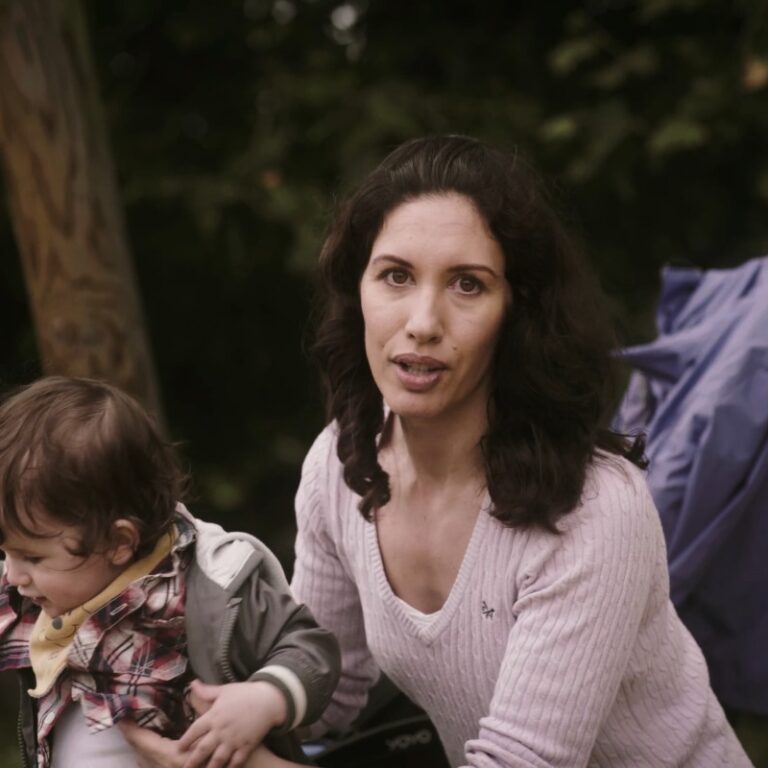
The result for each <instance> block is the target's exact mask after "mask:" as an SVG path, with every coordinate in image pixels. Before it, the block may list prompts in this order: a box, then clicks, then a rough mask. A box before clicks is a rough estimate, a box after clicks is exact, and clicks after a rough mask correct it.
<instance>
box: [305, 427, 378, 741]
mask: <svg viewBox="0 0 768 768" xmlns="http://www.w3.org/2000/svg"><path fill="white" fill-rule="evenodd" d="M340 483H343V480H342V479H341V473H340V470H339V467H338V459H337V457H336V455H335V430H334V429H333V426H329V427H327V428H326V429H325V430H324V432H322V433H321V435H320V436H319V437H318V439H317V440H316V441H315V444H314V445H313V446H312V448H311V450H310V452H309V453H308V454H307V458H306V460H305V461H304V466H303V468H302V477H301V483H300V485H299V490H298V492H297V494H296V518H297V525H298V535H297V538H296V565H295V569H294V575H293V582H292V584H291V587H292V589H293V591H294V594H295V595H296V599H297V600H299V601H301V602H304V603H306V604H307V605H308V606H309V608H310V610H311V611H312V613H313V614H314V616H315V618H316V619H317V621H318V623H319V624H320V625H321V626H323V627H326V628H327V629H329V630H331V631H332V632H333V633H334V634H335V635H336V638H337V639H338V641H339V645H340V647H341V654H342V660H341V664H342V671H341V679H340V680H339V683H338V685H337V687H336V690H335V691H334V694H333V696H332V698H331V703H330V704H329V706H328V708H327V709H326V711H325V713H324V715H323V717H322V718H321V720H320V722H319V723H318V724H317V725H316V726H315V727H313V728H312V729H311V734H312V735H313V736H314V735H319V734H321V733H323V732H325V731H328V730H343V729H344V728H346V727H347V726H348V725H349V724H350V723H351V722H352V720H353V719H354V718H355V716H356V715H357V713H358V712H359V711H360V710H361V709H362V708H363V706H364V705H365V702H366V699H367V695H368V689H369V688H370V687H371V686H372V685H373V683H374V682H375V681H376V680H377V678H378V677H379V670H378V668H377V666H376V664H375V662H374V661H373V658H372V657H371V654H370V652H369V650H368V646H367V643H366V638H365V627H364V624H363V614H362V609H361V606H360V597H359V595H358V591H357V586H356V585H355V583H354V581H353V580H352V578H351V577H350V575H349V574H348V572H347V569H346V568H345V567H344V564H343V562H342V558H341V557H340V555H339V547H340V542H338V541H336V538H337V537H338V536H339V535H340V534H339V533H338V528H336V531H337V532H336V533H334V526H333V525H332V524H331V517H332V516H333V513H334V510H333V509H332V506H333V504H334V501H335V499H336V496H337V492H343V491H344V489H343V488H342V489H341V491H339V488H340V486H339V484H340Z"/></svg>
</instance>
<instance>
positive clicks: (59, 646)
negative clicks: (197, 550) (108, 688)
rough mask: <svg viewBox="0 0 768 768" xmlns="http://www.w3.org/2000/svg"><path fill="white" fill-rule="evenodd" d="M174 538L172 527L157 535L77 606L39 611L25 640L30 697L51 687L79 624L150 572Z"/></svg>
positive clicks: (65, 662) (169, 548)
mask: <svg viewBox="0 0 768 768" xmlns="http://www.w3.org/2000/svg"><path fill="white" fill-rule="evenodd" d="M174 538H175V529H173V528H172V529H171V530H170V531H169V532H168V533H165V534H163V535H162V536H161V537H160V539H159V541H158V542H157V544H156V545H155V548H154V549H153V550H152V552H150V553H149V554H148V555H147V556H146V557H143V558H142V559H141V560H137V561H136V562H135V563H132V564H131V565H129V566H128V567H127V568H126V569H125V570H124V571H122V573H120V574H119V575H118V577H117V578H116V579H115V580H114V581H113V582H111V583H110V584H108V585H107V586H106V587H105V588H104V589H103V590H102V591H101V592H99V594H98V595H95V596H94V597H92V598H91V599H90V600H88V601H87V602H85V603H83V604H82V605H80V606H78V607H77V608H73V609H72V610H71V611H67V612H66V613H64V614H62V615H61V616H55V617H54V618H51V617H50V616H48V614H47V613H45V611H40V615H39V616H38V617H37V621H36V622H35V626H34V628H33V629H32V638H31V639H30V641H29V657H30V660H31V663H32V670H33V671H34V673H35V683H36V685H35V688H34V689H31V690H29V695H30V696H32V697H34V698H36V699H39V698H40V697H41V696H45V694H46V693H48V691H50V690H51V687H52V686H53V684H54V683H55V682H56V678H57V677H58V676H59V674H61V671H62V670H63V669H64V667H65V666H66V664H67V656H68V654H69V648H70V646H71V645H72V642H73V641H74V639H75V635H76V634H77V630H78V628H79V627H80V625H81V624H82V623H83V622H84V621H86V619H87V618H88V617H89V616H91V615H92V614H94V613H96V611H98V610H99V608H101V607H103V606H104V605H106V604H107V603H108V602H109V601H110V600H111V599H112V598H113V597H116V596H117V595H119V594H120V593H121V592H122V591H123V590H124V589H125V588H126V587H127V586H128V585H129V584H130V583H131V582H132V581H136V579H140V578H141V577H142V576H146V575H147V574H148V573H151V572H152V570H153V569H154V568H155V567H156V566H157V565H159V564H160V563H161V562H162V560H163V558H165V557H166V555H167V554H168V553H169V552H170V551H171V546H172V545H173V540H174Z"/></svg>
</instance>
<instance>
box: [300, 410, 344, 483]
mask: <svg viewBox="0 0 768 768" xmlns="http://www.w3.org/2000/svg"><path fill="white" fill-rule="evenodd" d="M338 436H339V429H338V426H337V424H336V422H335V421H332V422H330V424H326V426H325V427H324V428H323V429H322V430H321V432H320V433H319V434H318V435H317V437H316V438H315V439H314V441H313V443H312V445H311V446H310V448H309V450H308V451H307V455H306V456H305V457H304V463H303V469H304V471H306V470H307V469H308V468H311V467H314V466H317V465H321V466H327V465H328V462H329V461H330V460H331V459H336V461H338V458H337V457H336V441H337V440H338Z"/></svg>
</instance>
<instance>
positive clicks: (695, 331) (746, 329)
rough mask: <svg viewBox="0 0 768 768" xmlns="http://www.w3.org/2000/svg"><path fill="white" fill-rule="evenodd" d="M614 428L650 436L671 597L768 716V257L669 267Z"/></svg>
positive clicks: (730, 684)
mask: <svg viewBox="0 0 768 768" xmlns="http://www.w3.org/2000/svg"><path fill="white" fill-rule="evenodd" d="M657 325H658V338H657V339H656V340H655V341H653V342H651V343H649V344H643V345H640V346H636V347H631V348H629V349H626V350H624V351H623V353H622V356H623V358H624V360H626V362H627V363H628V364H629V365H630V366H632V367H633V368H634V369H635V372H634V373H633V375H632V378H631V380H630V384H629V388H628V390H627V393H626V395H625V398H624V401H623V402H622V404H621V406H620V408H619V411H618V413H617V416H616V419H615V422H614V427H615V428H616V429H618V430H620V431H624V432H638V431H644V432H646V434H647V440H648V447H647V454H648V458H649V459H650V467H649V471H648V482H649V485H650V487H651V492H652V493H653V497H654V499H655V501H656V505H657V507H658V509H659V513H660V515H661V520H662V525H663V527H664V534H665V536H666V540H667V549H668V558H669V572H670V585H671V594H672V600H673V602H674V603H675V606H676V607H677V609H678V612H679V613H680V616H681V618H682V619H683V621H684V622H685V623H686V625H687V626H688V628H689V629H690V631H691V632H692V634H693V635H694V637H695V638H696V640H697V641H698V643H699V645H700V646H701V647H702V649H703V651H704V654H705V656H706V657H707V662H708V664H709V667H710V674H711V676H712V684H713V687H714V689H715V691H716V692H717V694H718V696H719V697H720V699H721V701H723V703H724V704H726V705H727V706H731V707H734V708H739V709H746V710H751V711H755V712H762V713H766V714H768V258H760V259H754V260H752V261H750V262H747V263H746V264H744V265H742V266H741V267H738V268H736V269H730V270H710V271H707V272H703V271H701V270H696V269H679V268H666V269H664V271H663V272H662V291H661V297H660V300H659V305H658V310H657Z"/></svg>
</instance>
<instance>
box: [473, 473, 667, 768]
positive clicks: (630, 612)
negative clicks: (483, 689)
mask: <svg viewBox="0 0 768 768" xmlns="http://www.w3.org/2000/svg"><path fill="white" fill-rule="evenodd" d="M602 474H603V478H605V477H606V476H608V477H609V480H608V481H607V482H605V483H601V486H600V488H599V493H598V494H597V495H595V494H593V498H587V499H586V500H585V501H584V503H583V506H582V507H581V508H580V509H578V510H576V511H575V512H573V513H571V515H568V516H566V517H565V518H563V519H562V520H561V521H560V529H561V531H562V533H561V535H560V536H551V535H549V536H544V535H542V536H541V537H540V538H537V537H533V538H532V540H531V542H532V543H531V544H529V547H530V549H532V554H531V556H530V558H529V559H527V561H526V563H525V567H524V568H523V572H522V575H521V576H520V579H521V583H520V586H519V591H518V594H517V599H516V600H515V603H514V605H513V614H514V616H515V617H516V621H515V624H514V626H513V627H512V629H511V631H510V633H509V635H508V639H507V644H506V650H505V655H504V658H503V661H502V664H501V668H500V670H499V675H498V678H497V682H496V686H495V689H494V694H493V698H492V700H491V704H490V711H489V713H488V715H487V716H485V717H483V718H482V719H481V720H480V731H479V735H478V737H477V738H476V739H472V740H470V741H468V742H467V744H466V747H465V750H466V764H467V765H468V766H472V767H473V768H502V767H503V768H534V767H535V768H555V767H557V768H580V766H586V765H587V764H588V762H589V758H590V755H591V753H592V750H593V748H594V745H595V741H596V739H597V735H598V733H599V731H600V729H601V726H602V724H603V723H604V721H605V719H606V717H607V716H608V713H609V711H610V708H611V705H612V703H613V701H614V699H615V697H616V695H617V693H618V690H619V686H620V683H621V681H622V678H623V676H624V675H625V672H626V670H627V666H628V663H629V659H630V654H631V652H632V648H633V645H634V643H635V640H636V637H637V634H638V629H639V626H640V623H641V620H642V618H643V614H644V612H645V610H646V607H647V606H648V604H649V596H650V594H651V591H652V589H653V587H654V574H658V573H659V569H662V570H663V568H664V541H663V536H662V533H661V528H660V524H659V521H658V519H657V513H656V511H655V508H654V507H653V503H652V501H651V499H650V495H649V494H648V492H647V490H646V489H645V484H644V482H643V481H642V479H641V478H640V477H639V476H638V475H637V474H635V472H634V470H630V469H624V470H621V469H618V468H616V469H610V470H607V469H604V470H603V473H602ZM656 586H657V588H658V585H656Z"/></svg>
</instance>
